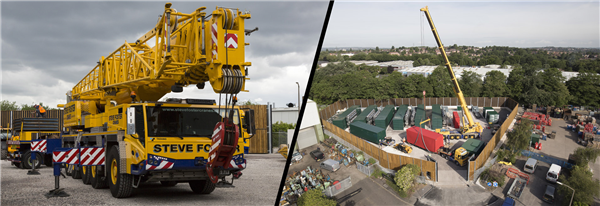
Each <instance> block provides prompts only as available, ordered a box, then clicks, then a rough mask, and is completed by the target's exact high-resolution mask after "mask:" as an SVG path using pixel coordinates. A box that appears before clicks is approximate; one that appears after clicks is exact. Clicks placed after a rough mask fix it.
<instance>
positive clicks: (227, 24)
mask: <svg viewBox="0 0 600 206" xmlns="http://www.w3.org/2000/svg"><path fill="white" fill-rule="evenodd" d="M223 14H224V16H223V29H228V30H229V29H233V25H234V20H235V18H236V17H237V13H236V12H233V10H231V9H223Z"/></svg>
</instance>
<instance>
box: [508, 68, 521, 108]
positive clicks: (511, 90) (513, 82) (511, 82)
mask: <svg viewBox="0 0 600 206" xmlns="http://www.w3.org/2000/svg"><path fill="white" fill-rule="evenodd" d="M524 81H525V71H524V70H523V68H522V67H521V66H515V67H514V68H513V69H512V71H510V74H509V75H508V79H507V80H506V85H507V87H508V96H509V97H510V98H512V99H514V100H517V101H519V102H521V101H520V100H521V96H522V95H523V90H524V89H523V86H524V83H525V82H524Z"/></svg>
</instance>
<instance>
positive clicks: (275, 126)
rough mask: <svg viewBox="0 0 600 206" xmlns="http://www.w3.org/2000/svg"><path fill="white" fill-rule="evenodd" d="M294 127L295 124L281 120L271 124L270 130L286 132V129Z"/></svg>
mask: <svg viewBox="0 0 600 206" xmlns="http://www.w3.org/2000/svg"><path fill="white" fill-rule="evenodd" d="M294 128H296V124H289V123H285V122H281V121H278V122H276V123H275V124H272V125H271V131H273V132H287V131H288V129H294Z"/></svg>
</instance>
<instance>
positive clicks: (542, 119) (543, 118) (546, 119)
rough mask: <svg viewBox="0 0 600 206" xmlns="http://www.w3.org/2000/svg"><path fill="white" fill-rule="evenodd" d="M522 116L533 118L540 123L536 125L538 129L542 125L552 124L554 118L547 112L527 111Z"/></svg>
mask: <svg viewBox="0 0 600 206" xmlns="http://www.w3.org/2000/svg"><path fill="white" fill-rule="evenodd" d="M521 117H522V118H527V119H530V120H533V121H534V122H536V123H538V125H537V126H536V127H537V129H540V128H541V126H542V125H546V126H552V119H550V116H548V115H545V114H539V113H535V112H525V113H523V116H521Z"/></svg>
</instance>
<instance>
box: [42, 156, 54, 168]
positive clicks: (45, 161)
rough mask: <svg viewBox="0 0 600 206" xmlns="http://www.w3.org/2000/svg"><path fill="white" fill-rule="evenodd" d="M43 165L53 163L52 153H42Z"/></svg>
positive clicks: (47, 165)
mask: <svg viewBox="0 0 600 206" xmlns="http://www.w3.org/2000/svg"><path fill="white" fill-rule="evenodd" d="M44 165H46V167H52V166H54V163H53V162H52V155H44Z"/></svg>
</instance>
